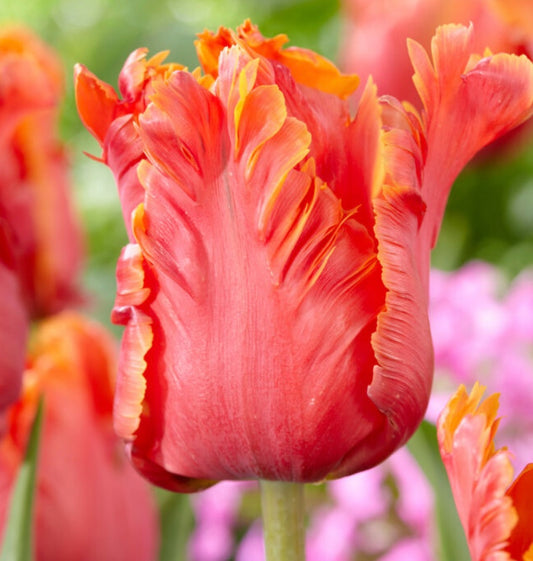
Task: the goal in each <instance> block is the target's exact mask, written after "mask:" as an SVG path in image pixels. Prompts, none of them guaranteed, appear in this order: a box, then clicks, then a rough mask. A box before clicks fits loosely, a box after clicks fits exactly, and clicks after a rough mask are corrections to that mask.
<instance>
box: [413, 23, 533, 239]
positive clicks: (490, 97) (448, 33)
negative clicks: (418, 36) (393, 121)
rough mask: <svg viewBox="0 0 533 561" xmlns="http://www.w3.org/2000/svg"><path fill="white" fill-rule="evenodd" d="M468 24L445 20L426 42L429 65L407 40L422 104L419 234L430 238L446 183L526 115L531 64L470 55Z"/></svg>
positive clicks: (532, 87)
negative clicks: (423, 207)
mask: <svg viewBox="0 0 533 561" xmlns="http://www.w3.org/2000/svg"><path fill="white" fill-rule="evenodd" d="M473 33H474V29H473V27H472V26H470V27H468V28H467V27H464V26H461V25H445V26H442V27H439V28H438V29H437V32H436V35H435V37H434V38H433V41H432V55H433V65H432V64H431V62H430V61H429V58H428V57H427V55H426V54H425V52H424V50H423V49H422V48H421V47H420V45H417V44H416V43H413V42H411V43H410V56H411V60H412V62H413V66H414V69H415V75H414V78H413V79H414V82H415V85H416V87H417V89H418V92H419V95H420V97H421V99H422V102H423V104H424V109H425V114H424V127H425V132H426V139H427V146H428V152H427V157H426V160H425V171H424V184H423V192H422V196H423V197H424V200H425V201H426V203H427V205H428V214H427V218H426V220H425V225H424V231H423V234H422V238H423V239H424V240H425V243H427V244H428V245H429V247H430V248H431V247H433V246H434V244H435V243H436V240H437V236H438V232H439V229H440V224H441V220H442V215H443V213H444V207H445V204H446V200H447V198H448V194H449V191H450V188H451V186H452V183H453V181H454V180H455V178H456V176H457V174H458V173H459V171H460V170H461V169H462V168H463V167H464V166H465V165H466V163H468V161H469V160H470V159H471V158H472V157H473V156H474V155H475V154H476V153H477V152H478V151H479V150H480V149H481V148H483V147H484V146H486V145H487V144H488V143H489V142H491V141H492V140H494V139H496V138H498V137H499V136H501V135H502V134H504V133H505V132H507V131H508V130H510V129H512V128H514V127H516V126H517V125H519V124H520V123H522V122H523V121H524V120H526V119H527V118H529V116H530V115H531V113H532V110H533V64H532V63H531V61H530V60H528V59H527V58H526V57H525V56H521V57H517V56H515V55H508V54H499V55H495V56H489V57H487V58H483V59H480V57H479V56H476V55H474V53H473V52H472V49H473V44H474V43H473V41H474V38H473Z"/></svg>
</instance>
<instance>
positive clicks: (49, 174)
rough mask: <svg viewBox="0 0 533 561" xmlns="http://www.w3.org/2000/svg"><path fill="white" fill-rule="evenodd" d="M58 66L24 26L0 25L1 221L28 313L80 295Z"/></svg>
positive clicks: (76, 233) (77, 234)
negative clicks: (59, 126)
mask: <svg viewBox="0 0 533 561" xmlns="http://www.w3.org/2000/svg"><path fill="white" fill-rule="evenodd" d="M62 93H63V69H62V66H61V63H60V61H59V59H58V57H57V56H56V55H55V54H54V52H53V51H52V50H51V49H50V48H49V47H48V46H47V45H45V44H44V43H43V42H41V41H40V40H39V39H38V38H37V37H36V36H34V35H33V34H32V33H31V32H30V31H28V30H26V29H24V28H19V27H7V28H3V29H0V223H1V224H0V226H1V227H2V230H3V231H4V233H5V237H6V243H8V244H9V245H10V254H11V260H12V265H13V267H14V270H15V272H16V274H17V275H18V277H19V281H20V283H21V286H22V292H23V297H24V300H25V302H26V306H27V307H28V309H29V310H30V313H31V315H33V316H43V315H48V314H52V313H55V312H57V311H59V310H61V309H63V308H64V307H65V306H67V305H69V304H72V303H73V302H77V301H78V300H79V294H78V289H77V287H76V277H77V273H78V272H79V270H80V265H81V258H82V241H81V234H80V229H79V226H78V223H77V219H76V216H75V214H74V212H73V208H72V203H71V199H70V188H71V185H70V180H69V177H68V159H67V156H66V153H65V148H64V147H63V146H62V144H61V142H60V141H59V140H58V137H57V134H56V124H57V119H58V105H59V103H60V101H61V97H62Z"/></svg>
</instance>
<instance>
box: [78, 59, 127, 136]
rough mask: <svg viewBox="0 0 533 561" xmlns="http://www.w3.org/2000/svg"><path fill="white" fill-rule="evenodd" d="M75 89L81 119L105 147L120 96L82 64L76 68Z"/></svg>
mask: <svg viewBox="0 0 533 561" xmlns="http://www.w3.org/2000/svg"><path fill="white" fill-rule="evenodd" d="M74 87H75V89H76V107H77V109H78V113H79V115H80V118H81V120H82V122H83V124H84V125H85V127H86V128H87V130H89V131H90V132H91V134H92V135H93V136H94V137H95V138H96V139H97V140H98V142H99V143H100V145H101V146H103V144H104V138H105V135H106V133H107V130H108V128H109V125H110V124H111V123H112V122H113V119H114V118H115V112H116V107H117V104H118V101H119V100H118V96H117V94H116V93H115V90H114V89H113V88H112V87H111V86H110V85H109V84H106V83H105V82H102V81H101V80H99V79H98V78H97V77H96V76H95V75H94V74H93V73H92V72H90V71H89V70H87V68H85V67H84V66H83V65H82V64H76V66H75V67H74Z"/></svg>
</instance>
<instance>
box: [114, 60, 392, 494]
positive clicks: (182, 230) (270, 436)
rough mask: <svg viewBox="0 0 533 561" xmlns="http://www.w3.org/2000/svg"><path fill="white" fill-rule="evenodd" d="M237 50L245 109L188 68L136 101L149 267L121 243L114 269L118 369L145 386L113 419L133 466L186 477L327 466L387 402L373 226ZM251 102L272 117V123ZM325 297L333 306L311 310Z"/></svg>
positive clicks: (176, 481)
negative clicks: (375, 371)
mask: <svg viewBox="0 0 533 561" xmlns="http://www.w3.org/2000/svg"><path fill="white" fill-rule="evenodd" d="M228 60H230V59H228ZM233 60H234V61H235V63H236V64H239V68H241V70H240V72H241V75H240V77H239V78H238V79H234V78H233V77H232V74H231V73H229V72H228V73H225V74H224V75H221V76H220V77H219V80H224V79H228V80H232V81H233V83H234V84H239V83H241V84H242V86H241V88H240V89H239V90H238V91H239V94H238V98H235V105H234V112H235V120H232V119H230V118H228V119H227V120H226V119H223V118H222V117H221V113H220V102H219V100H218V99H217V98H216V97H214V96H213V95H212V94H210V93H209V92H208V91H207V90H205V89H204V88H203V87H202V86H201V85H200V84H198V83H197V82H196V81H195V80H193V79H192V78H191V77H190V76H188V75H186V74H185V73H180V72H177V73H175V74H174V75H173V76H172V77H171V78H170V79H169V80H168V81H167V83H166V84H164V85H163V84H159V85H158V86H157V87H156V88H155V92H156V93H155V95H154V97H153V103H152V104H151V105H150V106H149V107H148V108H147V110H146V111H145V112H144V113H143V115H141V116H140V118H139V133H140V137H141V139H142V140H143V142H144V146H145V151H146V154H147V156H148V158H149V163H148V162H143V163H142V165H140V166H139V167H138V169H139V178H140V180H141V182H142V185H143V188H144V189H145V197H144V205H143V206H140V207H139V208H138V209H137V211H136V212H135V214H134V221H133V233H134V235H135V238H136V240H137V242H138V244H139V249H140V251H141V252H142V260H143V261H142V271H141V268H140V267H141V264H138V265H136V266H135V268H134V271H136V272H134V271H132V273H128V272H126V271H127V269H128V267H129V266H128V265H127V262H128V260H129V261H130V262H131V263H133V261H131V259H129V258H128V255H125V256H123V258H122V260H121V263H122V265H121V267H125V269H119V279H123V280H124V282H122V281H121V284H120V286H123V287H124V289H121V288H120V287H119V294H118V297H117V306H116V308H115V320H117V319H118V320H120V322H121V323H126V324H127V329H126V335H125V338H124V341H125V343H123V353H122V354H123V361H122V367H121V371H120V377H122V378H123V387H124V388H125V392H126V388H128V387H137V388H138V390H136V391H135V392H132V393H131V395H126V393H127V392H126V393H125V392H122V391H121V390H119V392H120V395H121V396H122V397H120V398H119V401H118V402H117V403H118V410H117V412H118V415H119V417H120V418H119V424H122V423H123V422H124V425H123V426H124V428H125V430H124V431H122V432H123V434H124V435H126V434H128V435H130V436H129V438H131V439H132V441H131V445H130V453H131V456H132V459H133V461H134V462H135V463H136V465H137V468H138V469H140V470H142V471H143V473H145V475H147V476H148V477H150V478H151V479H152V480H153V481H157V482H158V484H161V485H165V486H168V487H170V488H174V489H175V488H179V489H181V490H184V489H187V490H195V488H198V486H200V487H201V486H205V485H208V484H211V483H212V480H213V479H222V478H230V479H233V478H237V479H239V478H248V477H256V476H257V474H261V475H263V476H265V477H271V478H279V479H296V480H317V479H320V478H322V477H324V476H325V475H327V473H328V472H330V471H331V470H332V469H333V467H334V466H335V465H336V464H337V463H338V461H339V459H340V458H342V457H343V456H344V454H345V452H347V451H348V450H349V449H350V448H351V446H352V442H353V441H354V439H356V440H357V439H358V438H361V437H362V436H364V435H365V434H366V433H368V431H369V428H370V423H371V419H372V418H373V415H378V412H377V411H376V410H375V407H374V405H373V404H372V402H370V401H369V400H368V399H367V398H366V396H365V388H366V386H367V385H368V383H369V381H370V380H369V375H370V371H371V370H370V367H369V364H370V363H371V361H372V360H373V358H372V351H371V347H370V337H369V336H370V332H371V330H372V329H373V326H374V318H375V316H376V309H379V308H380V307H381V305H382V302H383V287H382V285H381V283H380V280H379V276H380V269H379V266H378V265H377V260H376V256H375V253H374V249H373V245H374V243H373V240H372V237H371V236H370V235H369V233H368V232H367V230H366V229H365V228H364V227H362V226H361V225H359V224H358V223H357V221H356V216H357V215H356V214H355V213H354V212H351V213H345V212H344V211H343V210H342V206H341V204H340V201H339V200H338V198H337V197H336V196H335V195H334V194H333V192H332V191H331V190H330V189H329V188H328V187H327V185H325V184H323V183H322V182H321V181H320V180H319V179H318V178H317V177H316V176H315V175H314V174H315V167H314V165H313V161H312V160H308V161H307V162H304V160H305V157H306V153H307V147H308V145H309V141H310V137H309V133H308V132H307V130H306V127H305V125H304V124H303V123H301V122H300V121H298V120H297V119H295V118H293V117H289V116H288V115H287V111H286V109H285V107H284V99H283V96H282V95H281V94H280V91H279V89H278V88H277V87H276V86H274V85H268V84H264V83H262V81H263V80H264V79H265V77H266V76H268V74H264V75H263V77H262V79H261V81H260V82H258V83H257V82H255V81H254V80H253V79H252V81H250V80H249V77H250V76H251V75H250V74H249V72H250V69H251V67H249V66H247V65H246V64H245V65H244V66H242V65H240V63H239V59H238V57H235V58H234V59H233ZM226 76H227V78H226ZM239 80H241V82H239ZM242 80H245V81H244V82H242ZM218 88H219V91H225V92H230V90H231V86H229V87H228V86H227V85H224V84H222V83H219V84H218ZM230 97H231V94H230ZM258 106H261V107H264V106H268V107H270V108H271V109H270V114H271V115H273V116H276V118H274V119H273V120H272V121H271V122H270V123H269V124H268V126H263V125H262V124H261V123H260V122H258V121H257V107H258ZM200 113H201V114H202V115H211V117H212V122H214V124H215V126H210V124H209V122H207V121H206V122H205V124H202V121H200V122H199V123H198V119H196V124H197V126H196V127H195V128H194V129H193V130H191V127H190V126H189V125H188V123H189V122H191V120H192V118H193V117H192V116H193V115H198V114H200ZM217 115H218V117H217ZM213 116H214V117H213ZM213 119H214V120H213ZM233 123H234V130H235V133H234V135H228V132H227V129H228V128H229V127H230V124H231V125H232V124H233ZM198 124H199V126H198ZM226 127H227V128H226ZM228 142H230V143H231V150H232V153H233V154H234V155H235V159H234V160H233V161H232V160H229V161H226V162H225V167H222V166H221V165H219V164H218V163H217V161H218V160H217V156H216V155H215V154H214V152H215V147H217V143H218V154H223V153H224V152H227V150H226V148H225V146H226V144H227V143H228ZM169 146H171V147H174V148H173V150H172V158H170V154H169V153H168V152H167V151H168V150H169V148H168V147H169ZM182 146H186V147H187V151H186V152H184V151H183V149H181V148H180V147H182ZM210 147H213V148H212V149H211V148H210ZM208 163H209V165H208ZM298 166H299V167H300V169H297V167H298ZM129 253H130V254H131V252H129ZM131 256H132V257H134V260H136V259H137V256H138V254H137V250H136V253H135V256H133V254H131ZM121 270H123V271H124V272H123V273H121V272H120V271H121ZM129 278H131V279H132V280H131V282H130V281H128V279H129ZM147 290H148V291H149V292H147ZM142 294H150V296H149V297H148V298H147V299H146V300H143V296H142ZM228 310H231V313H230V314H229V315H228V312H227V311H228ZM316 310H320V313H321V314H327V315H328V317H331V318H332V320H331V322H329V323H327V324H325V323H323V322H317V321H316V318H315V313H316V312H315V311H316ZM334 318H335V319H334ZM145 329H149V330H148V331H146V332H145ZM149 331H150V332H151V334H149ZM143 333H146V335H141V337H140V339H139V334H143ZM129 334H131V336H132V337H133V339H131V338H130V335H129ZM295 348H296V349H298V352H297V354H294V349H295ZM355 349H357V351H355ZM215 369H216V371H217V372H218V374H217V376H216V377H214V376H213V375H212V373H213V372H214V371H215ZM289 373H290V375H289ZM354 373H355V374H354ZM354 375H357V376H358V377H360V378H361V384H354V383H353V382H352V381H351V379H352V378H353V376H354ZM130 376H131V382H130V381H128V380H130ZM140 376H142V377H143V378H144V380H145V381H146V389H145V391H144V395H143V382H142V380H141V379H140ZM136 379H138V380H139V383H138V384H137V382H135V380H136ZM163 379H166V380H167V382H166V383H165V384H161V381H162V380H163ZM192 380H194V383H193V384H192V386H191V385H190V384H189V383H188V381H192ZM348 380H350V381H349V382H348ZM121 385H122V383H121V382H120V380H119V384H118V387H119V388H120V387H121ZM341 387H345V388H346V389H345V390H343V391H340V388H341ZM348 388H349V389H348ZM133 394H135V395H133ZM215 394H216V395H217V396H218V399H217V400H216V402H214V401H213V400H212V399H211V397H210V396H213V395H215ZM288 394H289V395H291V396H292V398H291V399H289V400H287V399H286V398H287V395H288ZM259 396H261V397H260V398H259ZM258 399H260V400H261V404H259V403H258V401H257V400H258ZM258 407H261V408H262V409H263V413H262V415H261V417H260V418H258V417H257V415H256V411H257V408H258ZM339 411H345V414H342V415H339ZM358 412H359V413H358ZM122 416H124V421H122V420H121V419H122ZM133 417H135V419H136V420H135V421H133ZM130 418H131V419H132V421H131V422H130V421H128V419H130ZM206 418H209V419H211V424H210V426H209V427H206V426H205V422H204V421H203V419H206ZM341 419H343V421H342V424H339V423H341ZM346 419H350V421H348V422H346ZM362 419H368V422H367V421H363V420H362ZM163 427H165V429H164V430H163ZM193 434H194V439H193V440H191V436H192V435H193ZM333 434H335V435H336V436H335V445H334V446H332V441H331V438H330V437H331V435H333ZM358 435H359V436H358ZM156 443H157V444H156ZM259 443H261V444H260V445H259ZM237 449H238V450H239V453H238V454H237V453H236V450H237ZM339 451H340V453H339ZM318 456H320V457H321V462H320V464H321V465H320V468H319V471H317V467H316V465H317V462H316V461H315V458H316V457H318ZM273 458H276V460H275V461H273ZM202 481H204V482H205V483H202Z"/></svg>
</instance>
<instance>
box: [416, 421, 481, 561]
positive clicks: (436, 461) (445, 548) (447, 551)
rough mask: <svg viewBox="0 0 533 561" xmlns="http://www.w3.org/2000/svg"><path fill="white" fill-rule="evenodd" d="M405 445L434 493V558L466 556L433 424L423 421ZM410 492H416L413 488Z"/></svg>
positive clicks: (457, 560)
mask: <svg viewBox="0 0 533 561" xmlns="http://www.w3.org/2000/svg"><path fill="white" fill-rule="evenodd" d="M407 447H408V449H409V451H410V452H411V453H412V454H413V456H414V457H415V459H416V461H417V462H418V464H419V465H420V467H421V469H422V470H423V471H424V473H425V474H426V477H427V478H428V481H429V482H430V484H431V486H432V487H433V491H434V493H435V516H436V521H437V530H438V536H437V548H438V558H439V559H440V561H463V560H464V561H466V560H468V559H470V553H469V551H468V546H467V544H466V537H465V533H464V530H463V527H462V525H461V522H460V520H459V515H458V514H457V509H456V507H455V502H454V500H453V495H452V490H451V488H450V483H449V481H448V475H447V474H446V469H445V468H444V464H443V463H442V460H441V457H440V453H439V446H438V442H437V431H436V428H435V426H434V425H432V424H431V423H428V422H427V421H424V422H423V423H422V424H421V425H420V427H419V429H418V430H417V431H416V433H415V434H414V435H413V436H412V437H411V440H409V442H408V444H407ZM413 492H415V493H416V489H415V490H414V491H413Z"/></svg>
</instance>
